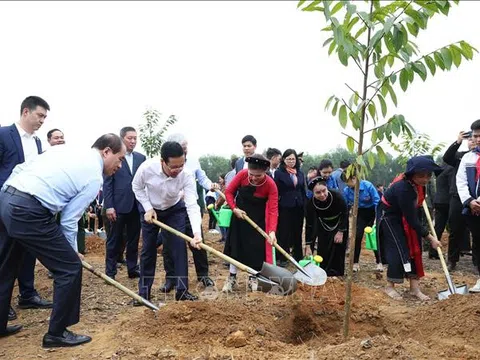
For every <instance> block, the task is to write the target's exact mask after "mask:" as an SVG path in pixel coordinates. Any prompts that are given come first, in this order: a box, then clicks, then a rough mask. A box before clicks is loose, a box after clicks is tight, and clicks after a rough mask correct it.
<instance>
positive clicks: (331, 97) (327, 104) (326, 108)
mask: <svg viewBox="0 0 480 360" xmlns="http://www.w3.org/2000/svg"><path fill="white" fill-rule="evenodd" d="M333 99H335V95H332V96H330V97H329V98H328V100H327V103H326V104H325V111H327V110H328V108H329V107H330V104H331V102H332V100H333Z"/></svg>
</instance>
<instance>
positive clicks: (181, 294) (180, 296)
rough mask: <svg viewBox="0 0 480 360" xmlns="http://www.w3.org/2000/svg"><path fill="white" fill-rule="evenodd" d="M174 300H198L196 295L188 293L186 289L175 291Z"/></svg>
mask: <svg viewBox="0 0 480 360" xmlns="http://www.w3.org/2000/svg"><path fill="white" fill-rule="evenodd" d="M175 300H177V301H195V300H198V296H195V295H193V294H190V293H189V292H188V290H184V291H177V293H176V294H175Z"/></svg>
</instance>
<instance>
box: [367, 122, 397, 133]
mask: <svg viewBox="0 0 480 360" xmlns="http://www.w3.org/2000/svg"><path fill="white" fill-rule="evenodd" d="M390 122H391V120H388V121H387V122H386V123H383V124H382V125H378V126H375V127H374V128H371V129H368V130H365V132H364V134H367V133H369V132H372V131H374V130H377V129H379V128H381V127H382V126H385V125H387V124H388V123H390Z"/></svg>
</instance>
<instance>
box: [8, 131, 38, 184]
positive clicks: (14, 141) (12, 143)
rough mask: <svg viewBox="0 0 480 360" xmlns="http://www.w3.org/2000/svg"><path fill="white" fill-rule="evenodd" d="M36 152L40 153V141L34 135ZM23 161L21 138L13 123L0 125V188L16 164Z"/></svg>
mask: <svg viewBox="0 0 480 360" xmlns="http://www.w3.org/2000/svg"><path fill="white" fill-rule="evenodd" d="M35 142H36V143H37V149H38V153H39V154H41V153H42V142H41V141H40V139H39V138H37V137H35ZM23 162H25V156H24V154H23V146H22V140H21V139H20V134H19V133H18V130H17V127H16V126H15V124H12V125H10V126H5V127H0V188H1V187H2V186H3V184H4V183H5V181H7V179H8V177H9V176H10V174H11V173H12V170H13V168H14V167H15V166H17V165H18V164H21V163H23Z"/></svg>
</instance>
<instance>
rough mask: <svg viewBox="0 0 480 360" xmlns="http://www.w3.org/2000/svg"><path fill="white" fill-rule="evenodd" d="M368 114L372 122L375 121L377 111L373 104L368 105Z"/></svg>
mask: <svg viewBox="0 0 480 360" xmlns="http://www.w3.org/2000/svg"><path fill="white" fill-rule="evenodd" d="M368 112H369V114H370V116H371V118H372V120H375V118H376V117H377V109H376V108H375V104H374V103H373V102H371V103H370V104H368Z"/></svg>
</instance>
